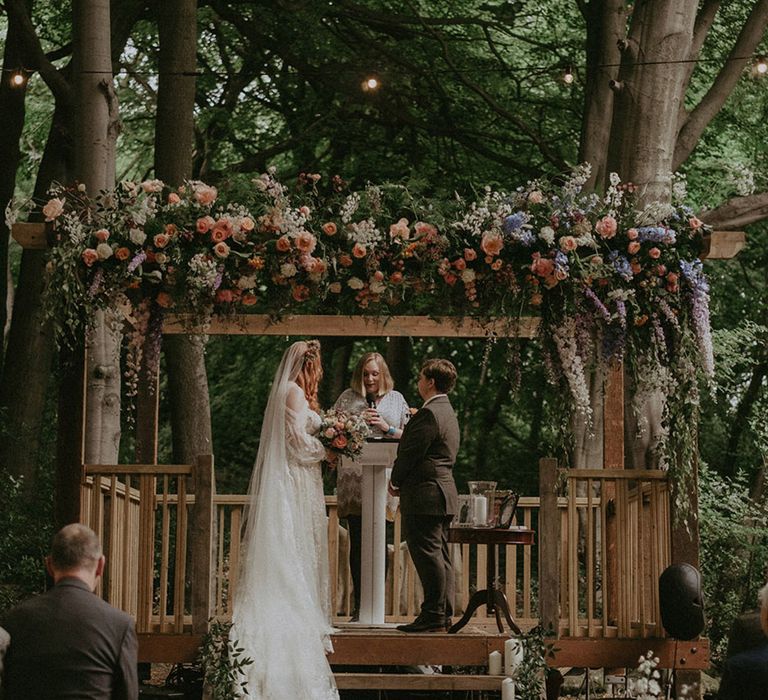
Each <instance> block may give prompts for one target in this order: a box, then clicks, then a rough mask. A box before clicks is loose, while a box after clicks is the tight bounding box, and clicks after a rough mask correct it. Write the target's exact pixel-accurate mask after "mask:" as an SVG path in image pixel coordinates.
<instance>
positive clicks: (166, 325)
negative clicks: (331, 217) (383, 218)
mask: <svg viewBox="0 0 768 700" xmlns="http://www.w3.org/2000/svg"><path fill="white" fill-rule="evenodd" d="M539 322H540V321H539V319H538V318H534V317H523V318H521V319H519V320H516V319H513V318H501V319H500V318H494V319H483V320H481V319H477V318H466V317H465V318H452V317H445V316H444V317H438V318H431V317H429V316H388V317H387V316H382V317H379V316H332V315H310V314H307V315H305V316H304V315H302V316H284V317H282V318H280V319H274V318H272V317H271V316H267V315H263V314H241V315H233V316H214V317H213V319H211V321H210V323H208V324H205V325H200V324H199V323H196V322H195V319H194V318H193V317H191V316H188V315H185V314H178V315H170V314H169V315H168V316H166V317H165V319H164V321H163V333H167V334H173V333H205V334H207V335H311V336H331V335H334V336H354V337H365V336H369V337H381V336H410V337H416V338H428V337H429V338H431V337H440V338H486V337H488V336H491V335H496V336H498V337H506V338H509V337H518V338H533V337H534V336H535V335H536V333H537V331H538V327H539Z"/></svg>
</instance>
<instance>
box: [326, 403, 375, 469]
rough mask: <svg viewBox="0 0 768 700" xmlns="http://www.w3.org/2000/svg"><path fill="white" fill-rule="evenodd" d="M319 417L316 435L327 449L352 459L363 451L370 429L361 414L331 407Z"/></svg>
mask: <svg viewBox="0 0 768 700" xmlns="http://www.w3.org/2000/svg"><path fill="white" fill-rule="evenodd" d="M320 418H321V424H320V432H319V433H318V435H317V437H318V439H319V440H320V442H322V443H323V445H324V446H325V447H326V448H327V449H329V450H332V451H333V452H337V453H338V454H340V455H344V456H346V457H352V458H353V459H354V458H355V457H357V456H358V455H359V454H360V453H361V452H362V451H363V447H364V446H365V438H367V437H368V436H369V435H370V434H371V429H370V428H369V427H368V424H367V423H366V422H365V420H364V419H363V417H362V416H361V415H358V414H355V413H347V412H346V411H338V410H336V409H331V410H329V411H324V412H323V413H322V414H321V415H320Z"/></svg>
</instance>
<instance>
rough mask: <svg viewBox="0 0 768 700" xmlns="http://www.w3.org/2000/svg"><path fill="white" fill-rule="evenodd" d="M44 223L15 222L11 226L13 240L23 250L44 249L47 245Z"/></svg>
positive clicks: (46, 232)
mask: <svg viewBox="0 0 768 700" xmlns="http://www.w3.org/2000/svg"><path fill="white" fill-rule="evenodd" d="M48 226H49V224H46V223H27V222H21V221H20V222H17V223H15V224H14V225H13V226H12V227H11V235H12V236H13V238H14V240H15V241H16V242H17V243H18V244H19V245H20V246H21V247H22V248H24V249H25V250H45V249H46V248H47V247H48Z"/></svg>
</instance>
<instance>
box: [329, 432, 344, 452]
mask: <svg viewBox="0 0 768 700" xmlns="http://www.w3.org/2000/svg"><path fill="white" fill-rule="evenodd" d="M331 445H333V447H335V448H336V449H337V450H343V449H344V448H345V447H346V446H347V438H346V436H345V435H337V436H336V437H335V438H334V439H333V442H332V443H331Z"/></svg>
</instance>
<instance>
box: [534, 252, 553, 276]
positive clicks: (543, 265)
mask: <svg viewBox="0 0 768 700" xmlns="http://www.w3.org/2000/svg"><path fill="white" fill-rule="evenodd" d="M554 271H555V263H554V262H553V261H552V260H551V259H550V258H541V257H535V258H534V259H533V262H532V263H531V272H533V273H534V274H535V275H538V276H539V277H549V276H550V275H551V274H552V273H553V272H554Z"/></svg>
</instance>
